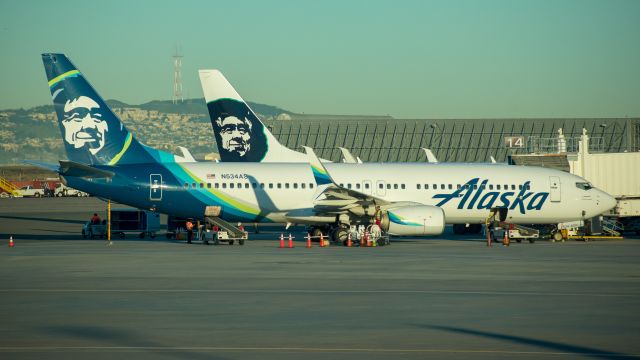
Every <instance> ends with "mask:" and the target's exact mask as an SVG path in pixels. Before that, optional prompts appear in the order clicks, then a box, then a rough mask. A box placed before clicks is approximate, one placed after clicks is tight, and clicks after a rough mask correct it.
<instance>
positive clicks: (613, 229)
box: [602, 219, 624, 236]
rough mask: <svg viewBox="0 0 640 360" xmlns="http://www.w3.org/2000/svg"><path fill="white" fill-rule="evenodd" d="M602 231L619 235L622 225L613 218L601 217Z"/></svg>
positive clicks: (611, 234)
mask: <svg viewBox="0 0 640 360" xmlns="http://www.w3.org/2000/svg"><path fill="white" fill-rule="evenodd" d="M602 231H603V232H604V233H606V234H608V235H609V236H620V235H621V234H622V232H623V231H624V226H623V225H622V223H620V222H619V221H617V220H615V219H603V220H602Z"/></svg>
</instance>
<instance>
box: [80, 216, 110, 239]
mask: <svg viewBox="0 0 640 360" xmlns="http://www.w3.org/2000/svg"><path fill="white" fill-rule="evenodd" d="M96 237H99V238H100V239H104V238H106V237H107V222H106V220H103V221H102V223H100V224H93V223H92V222H91V221H87V222H86V223H84V225H82V238H83V239H86V238H91V239H95V238H96Z"/></svg>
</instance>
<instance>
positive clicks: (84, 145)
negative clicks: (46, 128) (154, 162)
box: [42, 54, 151, 165]
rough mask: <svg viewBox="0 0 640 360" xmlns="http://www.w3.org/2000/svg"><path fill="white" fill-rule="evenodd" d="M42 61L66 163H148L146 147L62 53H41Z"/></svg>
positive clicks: (148, 156)
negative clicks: (66, 159)
mask: <svg viewBox="0 0 640 360" xmlns="http://www.w3.org/2000/svg"><path fill="white" fill-rule="evenodd" d="M42 62H43V63H44V68H45V71H46V73H47V81H48V83H49V90H50V91H51V96H52V98H53V105H54V108H55V111H56V115H57V117H58V125H59V126H60V131H61V132H62V137H63V139H64V146H65V150H66V152H67V157H68V158H69V160H71V161H73V162H75V163H81V164H91V165H107V164H108V165H114V164H117V163H142V162H148V161H149V160H150V156H151V155H150V154H149V153H148V151H146V149H145V148H146V147H145V146H144V145H142V144H140V143H139V142H138V141H137V140H136V139H135V138H134V137H133V135H132V134H131V133H130V132H129V131H128V130H127V129H126V128H125V126H124V125H123V124H122V122H121V121H120V119H119V118H118V117H117V116H116V114H114V113H113V111H111V109H110V108H109V106H107V104H106V103H105V101H104V100H103V99H102V98H101V97H100V95H98V93H97V92H96V91H95V90H94V89H93V87H92V86H91V84H89V82H88V81H87V79H86V78H85V77H84V75H83V74H82V73H81V72H80V71H79V70H78V68H76V67H75V65H73V63H72V62H71V61H70V60H69V59H68V58H67V57H66V56H65V55H64V54H42Z"/></svg>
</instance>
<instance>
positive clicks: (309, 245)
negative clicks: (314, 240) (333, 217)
mask: <svg viewBox="0 0 640 360" xmlns="http://www.w3.org/2000/svg"><path fill="white" fill-rule="evenodd" d="M307 249H311V234H309V233H307Z"/></svg>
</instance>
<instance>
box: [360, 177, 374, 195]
mask: <svg viewBox="0 0 640 360" xmlns="http://www.w3.org/2000/svg"><path fill="white" fill-rule="evenodd" d="M362 192H363V193H365V194H367V195H372V194H373V189H371V180H364V181H363V182H362Z"/></svg>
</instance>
